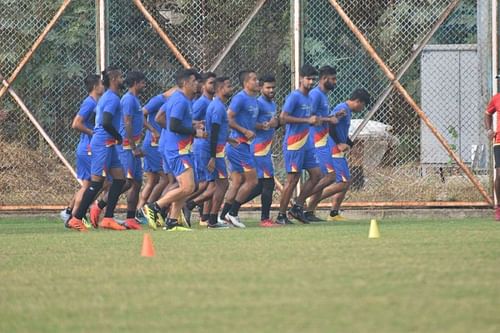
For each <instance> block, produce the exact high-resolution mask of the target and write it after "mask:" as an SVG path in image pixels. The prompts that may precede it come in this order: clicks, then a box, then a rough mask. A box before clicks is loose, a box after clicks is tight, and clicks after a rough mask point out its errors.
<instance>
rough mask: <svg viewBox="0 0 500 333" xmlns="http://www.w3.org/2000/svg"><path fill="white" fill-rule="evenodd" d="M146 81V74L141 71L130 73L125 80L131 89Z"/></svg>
mask: <svg viewBox="0 0 500 333" xmlns="http://www.w3.org/2000/svg"><path fill="white" fill-rule="evenodd" d="M144 80H146V76H145V75H144V73H142V72H139V71H130V72H128V73H127V78H126V79H125V84H126V85H127V86H129V87H133V86H134V85H135V84H137V83H139V82H141V81H144Z"/></svg>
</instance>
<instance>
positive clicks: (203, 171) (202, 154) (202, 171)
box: [193, 149, 210, 182]
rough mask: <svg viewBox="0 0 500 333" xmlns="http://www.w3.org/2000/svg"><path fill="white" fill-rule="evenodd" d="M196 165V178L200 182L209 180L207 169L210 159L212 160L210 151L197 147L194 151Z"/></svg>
mask: <svg viewBox="0 0 500 333" xmlns="http://www.w3.org/2000/svg"><path fill="white" fill-rule="evenodd" d="M193 158H194V166H195V174H196V178H197V179H198V181H199V182H205V181H207V180H208V176H209V174H210V173H209V172H208V170H207V165H208V161H209V160H210V152H207V151H205V150H201V149H197V150H196V151H193Z"/></svg>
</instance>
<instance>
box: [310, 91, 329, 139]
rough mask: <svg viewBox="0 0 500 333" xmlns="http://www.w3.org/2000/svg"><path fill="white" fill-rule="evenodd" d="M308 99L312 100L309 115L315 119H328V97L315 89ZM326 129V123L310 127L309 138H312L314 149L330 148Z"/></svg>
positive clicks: (327, 127) (327, 126)
mask: <svg viewBox="0 0 500 333" xmlns="http://www.w3.org/2000/svg"><path fill="white" fill-rule="evenodd" d="M309 97H311V100H312V113H311V114H312V115H313V116H317V117H323V118H326V117H328V116H329V113H330V107H329V105H328V96H327V95H326V94H325V93H324V92H323V91H322V90H321V89H320V88H319V87H316V88H314V89H313V90H311V91H310V92H309ZM328 129H329V125H328V123H323V124H321V125H319V126H311V136H312V137H313V141H314V147H316V148H322V147H331V145H332V139H331V138H330V135H329V134H328Z"/></svg>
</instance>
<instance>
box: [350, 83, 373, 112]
mask: <svg viewBox="0 0 500 333" xmlns="http://www.w3.org/2000/svg"><path fill="white" fill-rule="evenodd" d="M370 99H371V97H370V94H369V93H368V91H366V90H365V89H363V88H357V89H356V90H354V91H353V92H352V94H351V97H349V101H348V102H349V107H350V108H351V110H352V111H353V112H361V111H363V109H364V108H365V106H366V105H368V104H370Z"/></svg>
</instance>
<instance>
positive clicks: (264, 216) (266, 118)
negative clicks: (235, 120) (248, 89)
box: [245, 75, 280, 227]
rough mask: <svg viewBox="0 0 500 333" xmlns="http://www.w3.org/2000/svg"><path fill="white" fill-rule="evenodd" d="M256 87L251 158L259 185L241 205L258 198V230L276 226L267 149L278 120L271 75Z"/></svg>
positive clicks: (271, 142)
mask: <svg viewBox="0 0 500 333" xmlns="http://www.w3.org/2000/svg"><path fill="white" fill-rule="evenodd" d="M259 85H260V93H261V96H260V97H259V98H258V99H257V103H258V106H259V116H258V117H257V125H256V128H257V132H256V135H255V139H254V140H253V142H252V147H251V148H252V153H253V155H254V158H255V165H256V168H257V177H258V179H259V183H258V184H257V186H255V187H254V188H253V190H252V192H251V193H250V195H249V196H248V198H247V199H246V200H245V203H246V202H248V201H250V200H253V199H254V198H256V197H257V196H259V195H260V196H261V200H260V201H261V217H260V226H261V227H274V226H279V225H280V224H277V223H274V222H273V220H272V219H271V218H270V211H271V204H272V201H273V191H274V185H275V183H274V166H273V161H272V156H271V154H272V150H271V146H272V144H273V136H274V134H275V129H276V128H277V127H279V119H278V118H277V117H276V103H275V102H274V96H275V91H276V79H275V78H274V76H273V75H263V76H262V77H260V78H259Z"/></svg>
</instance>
